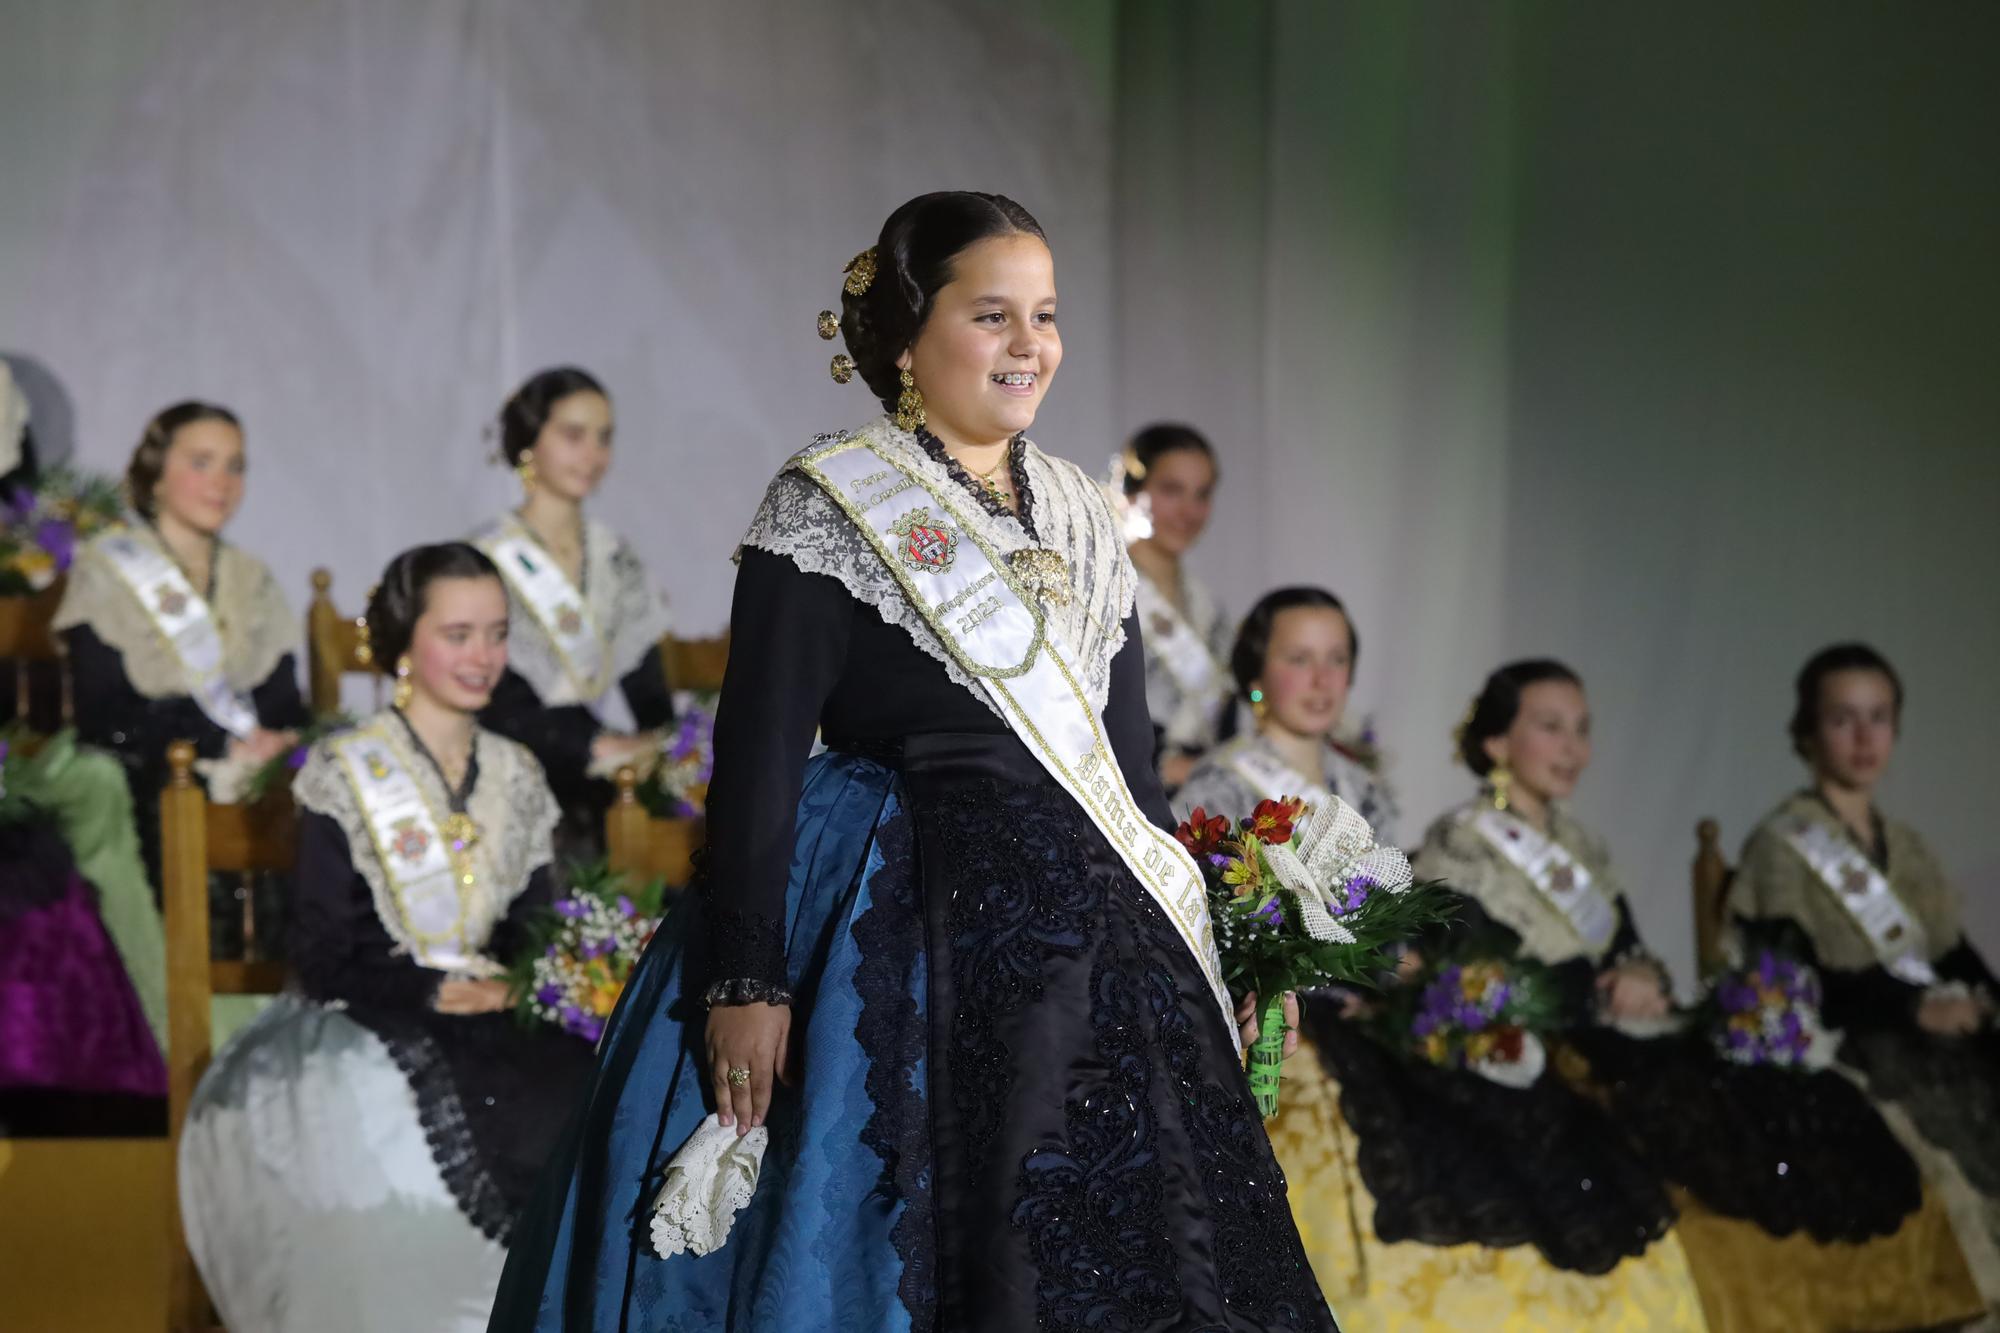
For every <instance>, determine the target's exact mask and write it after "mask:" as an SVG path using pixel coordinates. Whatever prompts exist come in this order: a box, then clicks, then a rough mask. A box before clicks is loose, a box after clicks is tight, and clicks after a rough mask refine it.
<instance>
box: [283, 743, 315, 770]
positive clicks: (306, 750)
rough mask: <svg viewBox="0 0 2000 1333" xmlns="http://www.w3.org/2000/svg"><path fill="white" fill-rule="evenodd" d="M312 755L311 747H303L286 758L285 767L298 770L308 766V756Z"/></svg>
mask: <svg viewBox="0 0 2000 1333" xmlns="http://www.w3.org/2000/svg"><path fill="white" fill-rule="evenodd" d="M311 753H312V747H311V746H310V745H301V746H299V747H298V748H296V749H294V750H293V751H292V752H291V753H290V754H288V755H286V756H285V767H286V768H292V769H298V768H304V767H305V766H306V756H307V755H309V754H311Z"/></svg>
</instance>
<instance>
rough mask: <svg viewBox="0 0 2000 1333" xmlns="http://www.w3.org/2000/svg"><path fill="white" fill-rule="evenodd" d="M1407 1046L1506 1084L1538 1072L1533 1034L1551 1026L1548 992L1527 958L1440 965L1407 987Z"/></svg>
mask: <svg viewBox="0 0 2000 1333" xmlns="http://www.w3.org/2000/svg"><path fill="white" fill-rule="evenodd" d="M1414 994H1415V996H1416V999H1415V1002H1414V1005H1413V1006H1412V1007H1411V1008H1410V1009H1409V1010H1408V1029H1407V1030H1408V1034H1409V1041H1410V1045H1411V1048H1412V1049H1413V1050H1414V1051H1415V1052H1416V1054H1417V1055H1418V1056H1419V1057H1420V1058H1422V1059H1423V1060H1425V1061H1427V1062H1428V1063H1430V1064H1434V1065H1436V1066H1438V1067H1439V1068H1441V1069H1464V1070H1469V1071H1470V1072H1472V1073H1475V1074H1478V1075H1480V1076H1482V1077H1484V1078H1489V1079H1492V1080H1493V1081H1494V1082H1495V1083H1501V1084H1504V1085H1506V1086H1508V1087H1510V1088H1525V1087H1528V1086H1530V1085H1531V1084H1533V1083H1534V1081H1535V1080H1536V1079H1538V1078H1540V1077H1541V1076H1542V1070H1543V1069H1544V1068H1546V1067H1547V1063H1548V1053H1547V1051H1546V1050H1545V1049H1544V1048H1543V1046H1542V1043H1541V1039H1540V1038H1539V1036H1537V1033H1538V1032H1542V1031H1546V1030H1548V1029H1549V1028H1551V1027H1552V1026H1554V1024H1555V1022H1556V1017H1557V1012H1556V1011H1557V1004H1556V1000H1555V996H1554V994H1553V992H1552V991H1551V990H1550V988H1549V987H1548V986H1547V985H1546V984H1545V979H1544V975H1543V973H1542V971H1541V970H1540V969H1539V968H1536V967H1534V966H1532V965H1529V964H1524V963H1518V962H1509V961H1503V960H1500V959H1493V958H1481V959H1475V960H1468V961H1462V962H1461V961H1447V962H1443V963H1440V964H1439V965H1438V966H1437V967H1436V968H1435V969H1434V970H1433V971H1432V972H1431V974H1430V976H1429V979H1428V980H1427V981H1426V982H1425V983H1424V984H1423V985H1422V986H1421V987H1419V988H1417V989H1416V990H1415V991H1414Z"/></svg>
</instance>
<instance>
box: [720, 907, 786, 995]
mask: <svg viewBox="0 0 2000 1333" xmlns="http://www.w3.org/2000/svg"><path fill="white" fill-rule="evenodd" d="M703 907H704V908H705V909H706V912H705V915H706V916H707V918H708V949H709V975H710V976H712V977H716V978H719V979H718V980H717V981H715V982H714V983H713V984H712V985H710V986H709V988H708V989H707V990H706V991H704V992H703V993H702V1003H704V1004H706V1005H707V1006H708V1007H709V1008H711V1009H713V1008H715V1007H717V1006H718V1005H722V1006H727V1005H736V1004H790V1003H791V1002H792V993H791V991H790V990H789V989H788V988H787V987H786V979H787V974H786V966H785V927H784V923H783V922H782V921H779V920H777V919H775V918H773V917H770V916H766V915H765V914H763V913H762V912H744V911H738V910H736V909H734V908H729V907H717V906H715V905H714V902H713V900H712V899H711V900H708V901H705V902H704V903H703Z"/></svg>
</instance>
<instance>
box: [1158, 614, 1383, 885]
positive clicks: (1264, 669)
mask: <svg viewBox="0 0 2000 1333" xmlns="http://www.w3.org/2000/svg"><path fill="white" fill-rule="evenodd" d="M1360 656H1361V638H1360V636H1359V635H1358V634H1356V633H1355V632H1354V622H1353V621H1351V620H1349V619H1348V617H1347V608H1346V607H1345V606H1343V605H1341V602H1340V599H1339V598H1338V597H1335V596H1334V595H1333V594H1332V593H1330V592H1327V591H1326V590H1325V589H1323V588H1306V587H1296V588H1279V589H1278V590H1277V591H1275V592H1269V593H1266V594H1265V595H1264V596H1263V598H1262V599H1261V600H1259V601H1258V603H1257V605H1256V606H1254V607H1252V608H1251V611H1250V614H1249V615H1248V616H1246V617H1245V618H1244V621H1243V627H1242V629H1241V630H1239V631H1238V632H1237V635H1236V643H1235V645H1234V646H1233V647H1232V648H1231V649H1230V653H1229V667H1230V673H1231V675H1232V677H1233V678H1234V682H1235V685H1236V689H1237V691H1238V693H1239V694H1240V696H1241V697H1242V698H1243V699H1245V700H1247V701H1248V703H1249V705H1250V713H1251V716H1253V717H1255V718H1256V719H1257V729H1256V730H1255V731H1252V732H1250V733H1248V734H1247V735H1242V736H1238V737H1236V738H1235V739H1233V740H1229V741H1225V742H1223V744H1222V745H1221V746H1220V747H1218V748H1217V749H1214V750H1211V751H1210V752H1209V753H1208V754H1206V755H1204V756H1203V757H1202V759H1201V761H1200V762H1199V763H1198V764H1196V765H1195V767H1194V771H1193V772H1192V773H1191V774H1190V775H1189V777H1188V780H1187V782H1186V783H1185V784H1183V785H1182V787H1181V789H1180V791H1179V792H1177V793H1176V794H1175V796H1174V813H1175V814H1177V815H1179V816H1180V817H1181V818H1183V819H1185V818H1187V816H1188V813H1189V812H1190V811H1191V810H1193V809H1194V807H1195V806H1197V805H1199V806H1201V807H1203V808H1204V809H1206V810H1207V811H1208V812H1209V813H1210V814H1215V813H1219V812H1228V813H1230V814H1232V815H1236V816H1238V817H1240V816H1242V815H1247V814H1249V813H1250V811H1251V810H1252V809H1253V808H1254V807H1255V806H1256V804H1257V802H1258V801H1260V800H1262V799H1264V797H1263V795H1262V793H1265V792H1281V793H1283V794H1285V795H1288V796H1303V797H1304V798H1305V799H1306V800H1308V801H1317V800H1320V799H1322V798H1324V797H1325V796H1328V795H1332V796H1338V797H1339V798H1340V799H1341V800H1343V801H1346V802H1347V803H1348V804H1349V805H1351V806H1353V807H1354V808H1355V810H1356V811H1358V812H1359V813H1360V815H1361V817H1362V818H1363V819H1366V820H1367V821H1368V823H1369V826H1370V827H1371V828H1373V829H1374V830H1375V839H1376V841H1377V842H1380V843H1382V844H1384V845H1385V846H1394V845H1395V842H1396V805H1395V801H1394V799H1393V798H1392V797H1391V796H1390V794H1389V788H1388V784H1387V783H1385V782H1384V781H1383V780H1382V777H1381V775H1380V774H1379V773H1376V772H1374V771H1372V770H1371V769H1369V768H1368V767H1367V766H1365V765H1363V764H1362V763H1361V762H1360V761H1359V760H1357V759H1355V758H1354V757H1353V756H1351V755H1349V754H1348V753H1347V752H1346V751H1344V750H1341V749H1340V748H1339V747H1337V746H1336V745H1335V744H1334V742H1333V732H1334V728H1336V727H1338V726H1339V725H1340V719H1341V715H1342V714H1343V713H1344V712H1346V710H1347V692H1348V690H1349V689H1350V688H1351V687H1352V686H1353V684H1354V671H1355V665H1356V663H1357V662H1358V661H1359V660H1360Z"/></svg>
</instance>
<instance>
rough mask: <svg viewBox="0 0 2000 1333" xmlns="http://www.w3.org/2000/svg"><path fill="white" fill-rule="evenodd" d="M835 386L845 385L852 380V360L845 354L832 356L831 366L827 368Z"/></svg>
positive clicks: (839, 353)
mask: <svg viewBox="0 0 2000 1333" xmlns="http://www.w3.org/2000/svg"><path fill="white" fill-rule="evenodd" d="M827 371H828V373H829V374H831V375H832V376H833V382H834V383H835V384H845V383H847V382H848V381H849V380H851V379H853V378H854V358H853V357H851V356H849V355H848V354H847V353H845V352H835V353H834V354H833V364H832V365H831V366H828V367H827Z"/></svg>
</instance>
